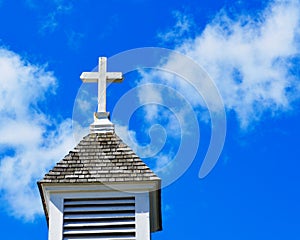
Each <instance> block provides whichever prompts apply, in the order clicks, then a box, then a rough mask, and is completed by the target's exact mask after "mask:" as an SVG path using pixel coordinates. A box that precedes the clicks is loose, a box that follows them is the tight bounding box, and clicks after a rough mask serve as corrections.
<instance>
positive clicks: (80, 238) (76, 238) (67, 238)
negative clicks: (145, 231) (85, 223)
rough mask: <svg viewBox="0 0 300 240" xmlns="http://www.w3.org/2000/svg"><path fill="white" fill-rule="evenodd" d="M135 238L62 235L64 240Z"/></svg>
mask: <svg viewBox="0 0 300 240" xmlns="http://www.w3.org/2000/svg"><path fill="white" fill-rule="evenodd" d="M89 239H90V240H103V239H105V240H135V238H134V237H124V236H120V237H88V236H85V237H73V236H70V237H64V240H89Z"/></svg>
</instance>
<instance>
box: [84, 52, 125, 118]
mask: <svg viewBox="0 0 300 240" xmlns="http://www.w3.org/2000/svg"><path fill="white" fill-rule="evenodd" d="M106 62H107V59H106V57H99V66H98V72H83V73H82V74H81V76H80V78H81V80H82V81H83V82H84V83H91V82H92V83H93V82H96V83H98V112H100V113H105V112H106V82H122V80H123V75H122V73H121V72H106Z"/></svg>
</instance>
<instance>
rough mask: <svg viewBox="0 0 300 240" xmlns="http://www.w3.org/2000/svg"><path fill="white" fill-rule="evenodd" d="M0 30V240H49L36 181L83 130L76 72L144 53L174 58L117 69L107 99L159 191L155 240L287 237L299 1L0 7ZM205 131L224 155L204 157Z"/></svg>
mask: <svg viewBox="0 0 300 240" xmlns="http://www.w3.org/2000/svg"><path fill="white" fill-rule="evenodd" d="M0 29H1V32H0V73H1V77H0V81H1V85H0V99H1V101H0V123H1V124H0V222H1V224H0V232H1V233H0V234H1V237H0V238H1V239H8V238H9V239H24V240H26V239H30V240H32V239H47V234H48V233H47V225H46V221H45V218H44V215H43V212H42V207H41V202H40V198H39V194H38V191H37V186H36V181H37V180H38V179H41V178H42V177H43V175H44V174H45V173H46V172H47V170H49V169H50V168H51V167H52V166H53V165H54V164H55V162H57V161H59V160H60V159H62V158H63V156H64V155H66V154H67V153H68V151H69V150H71V148H72V147H73V146H74V145H75V144H76V143H77V142H78V141H79V140H80V137H81V136H82V134H84V133H85V132H86V130H85V127H86V126H87V125H88V124H89V123H91V121H92V112H93V111H94V110H95V109H96V106H95V86H94V85H92V86H83V85H82V83H81V81H80V79H79V76H80V74H81V72H83V71H91V70H92V69H94V68H95V67H96V66H97V63H98V57H99V56H107V57H108V63H109V64H110V63H111V65H109V66H108V67H109V68H110V66H112V67H111V68H113V67H114V65H113V63H115V62H116V61H115V62H114V60H115V59H120V58H118V57H120V56H125V57H128V56H129V55H130V54H129V53H131V52H129V53H128V52H125V51H128V50H132V49H136V48H139V50H138V52H140V53H143V51H144V50H145V47H155V48H156V49H160V48H167V49H170V50H174V51H176V53H178V54H181V55H180V56H182V57H179V58H176V57H174V56H172V55H167V56H165V57H166V58H165V59H164V62H163V63H160V65H157V66H155V67H154V68H152V69H147V68H141V69H136V70H135V71H129V72H124V74H125V80H124V82H123V83H121V84H112V85H110V86H109V87H108V89H107V96H108V100H107V101H108V111H110V112H111V113H112V121H113V122H114V123H115V124H116V129H117V133H118V134H119V135H120V136H121V137H122V138H123V139H124V141H126V142H127V143H128V144H129V145H130V146H131V147H132V148H133V149H134V150H135V151H137V153H138V154H140V155H142V157H143V159H144V161H145V162H146V163H147V164H149V166H151V168H152V169H154V170H155V171H156V172H157V173H158V174H160V176H162V178H163V181H165V182H167V184H165V187H164V188H163V194H162V202H163V205H162V210H163V231H161V232H158V233H155V234H153V239H154V240H159V239H206V240H209V239H212V240H213V239H278V240H279V239H299V236H300V220H299V215H300V188H299V185H300V175H299V171H300V162H299V156H300V148H299V136H300V126H299V124H298V123H299V118H300V112H299V98H300V84H299V83H300V82H299V81H300V79H299V78H300V71H299V67H298V64H299V60H300V58H299V57H300V38H299V37H300V30H299V29H300V2H299V1H297V0H291V1H256V0H255V1H243V0H242V1H231V0H227V1H225V0H220V1H196V0H194V1H193V0H183V1H171V0H165V1H156V0H153V1H150V0H128V1H121V0H111V1H96V0H93V1H92V0H90V1H64V0H49V1H37V0H24V1H14V0H11V1H7V0H2V1H0ZM116 54H119V55H116ZM145 57H148V55H145ZM125 59H126V58H125ZM184 59H189V60H190V61H192V62H193V63H196V64H198V66H200V69H201V71H200V72H199V71H198V72H197V71H195V72H193V71H192V70H193V69H191V65H183V64H182V63H183V62H182V61H183V60H184ZM118 63H120V62H118ZM120 64H121V65H120V66H121V67H120V69H112V70H114V71H121V70H122V69H121V68H122V67H124V66H125V65H126V64H125V63H124V64H123V63H122V62H121V63H120ZM142 67H143V66H142ZM124 69H126V67H124ZM174 69H175V70H174ZM171 70H174V71H171ZM184 74H192V75H189V76H195V74H196V76H197V74H204V75H203V76H205V77H204V79H207V81H206V82H205V84H204V83H203V82H202V83H201V80H199V81H198V80H197V78H195V79H194V78H193V79H192V80H191V79H188V78H184V77H182V76H184ZM193 74H194V75H193ZM201 76H202V75H201ZM201 79H202V78H201ZM208 82H209V83H213V84H212V85H209V84H208ZM206 84H207V85H206ZM198 87H200V88H202V90H201V89H200V90H199V88H198ZM86 90H88V91H91V92H92V93H93V94H94V95H91V94H90V95H86ZM217 93H218V94H217ZM218 97H221V100H222V101H221V102H219V101H217V100H218ZM220 103H222V104H220ZM222 111H225V113H226V125H225V126H226V127H225V128H224V127H220V125H218V124H220V121H217V120H220V119H221V120H224V121H225V118H224V116H223V115H222ZM220 116H221V117H220ZM214 117H215V119H217V120H216V122H217V124H216V125H214V123H216V122H215V120H214ZM72 125H73V128H72ZM212 125H213V128H212ZM151 126H152V127H151ZM74 129H75V132H74ZM215 129H216V130H218V131H217V133H216V136H217V139H222V134H221V133H222V131H224V132H225V130H226V135H225V141H224V146H223V142H222V141H221V143H220V144H219V145H218V144H216V145H214V146H213V147H211V145H213V144H212V142H210V140H211V138H212V134H213V132H214V130H215ZM198 143H199V144H198ZM222 146H223V147H222ZM221 147H222V148H221ZM218 148H221V150H222V152H221V154H220V156H219V157H218V158H217V159H215V160H217V163H216V165H215V167H214V168H213V169H212V171H210V172H209V174H208V175H206V176H205V177H202V178H200V177H199V170H200V168H201V166H202V163H203V161H205V160H204V159H205V157H206V156H207V152H208V149H212V151H214V152H218V151H219V150H220V149H218ZM177 156H179V157H178V158H177ZM168 176H171V178H168Z"/></svg>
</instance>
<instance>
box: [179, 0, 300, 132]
mask: <svg viewBox="0 0 300 240" xmlns="http://www.w3.org/2000/svg"><path fill="white" fill-rule="evenodd" d="M299 29H300V3H299V1H275V2H273V3H272V4H270V5H269V6H268V7H267V8H266V9H265V10H264V11H263V12H261V13H258V14H257V16H245V15H240V16H238V17H236V18H235V19H234V20H233V19H231V18H229V17H228V15H227V14H226V12H224V11H222V12H221V13H220V14H219V15H218V16H217V17H216V18H215V19H214V20H213V21H212V22H211V23H210V24H208V25H207V26H206V28H205V29H204V31H203V32H202V33H201V34H200V35H198V36H197V37H196V38H195V39H194V40H193V41H191V40H190V39H189V40H187V41H185V40H183V41H182V43H181V44H180V45H179V46H178V47H177V48H176V50H178V51H180V52H183V53H184V54H186V55H187V56H190V57H192V58H193V59H194V60H195V61H196V62H198V63H199V64H201V66H203V67H204V68H205V69H206V70H207V72H208V73H209V74H210V76H211V77H212V79H213V80H214V81H215V83H216V85H217V87H218V89H219V91H220V93H221V95H222V98H223V100H224V104H225V106H226V108H227V109H228V110H233V111H234V112H236V114H237V117H238V119H239V121H240V124H241V126H242V127H247V126H248V125H249V124H250V123H251V122H252V121H257V120H259V119H260V118H261V116H263V114H264V113H266V112H268V113H271V114H276V113H278V112H281V111H285V110H288V109H290V107H291V101H292V100H293V99H294V98H295V96H298V95H299V81H297V79H295V78H296V76H293V75H292V74H291V73H290V70H291V65H292V62H293V60H294V59H295V58H296V57H298V58H299V53H300V42H299V36H300V35H299V33H300V32H299ZM291 89H292V90H293V91H296V92H294V95H293V96H291V95H290V94H291Z"/></svg>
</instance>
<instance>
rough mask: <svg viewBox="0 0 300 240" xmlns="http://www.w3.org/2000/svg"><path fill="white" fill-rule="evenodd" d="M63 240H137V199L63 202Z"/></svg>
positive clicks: (73, 200) (93, 199) (95, 199)
mask: <svg viewBox="0 0 300 240" xmlns="http://www.w3.org/2000/svg"><path fill="white" fill-rule="evenodd" d="M63 236H64V240H73V239H77V240H78V239H81V240H83V239H93V240H96V239H101V240H104V239H105V240H125V239H126V240H135V198H134V197H118V198H115V197H114V198H89V199H65V200H64V227H63Z"/></svg>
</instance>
